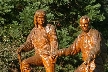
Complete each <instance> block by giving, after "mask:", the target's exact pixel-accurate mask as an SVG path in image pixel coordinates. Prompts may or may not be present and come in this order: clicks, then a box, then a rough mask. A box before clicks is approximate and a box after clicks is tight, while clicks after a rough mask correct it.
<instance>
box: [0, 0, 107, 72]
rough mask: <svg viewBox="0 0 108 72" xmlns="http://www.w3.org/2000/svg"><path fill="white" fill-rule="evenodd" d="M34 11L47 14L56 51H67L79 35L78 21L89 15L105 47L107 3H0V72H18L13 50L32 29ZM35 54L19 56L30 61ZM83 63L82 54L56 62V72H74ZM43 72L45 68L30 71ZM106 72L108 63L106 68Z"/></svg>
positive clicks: (104, 0) (52, 0)
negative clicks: (54, 34) (57, 43)
mask: <svg viewBox="0 0 108 72" xmlns="http://www.w3.org/2000/svg"><path fill="white" fill-rule="evenodd" d="M37 9H43V10H45V11H46V12H47V20H48V22H49V23H52V24H54V25H55V26H56V28H57V34H58V41H59V48H66V47H68V46H69V45H70V44H72V42H73V41H74V40H75V38H76V37H77V36H78V34H79V33H80V31H81V30H80V28H79V18H80V17H81V16H82V15H88V16H89V17H90V19H91V24H92V27H94V28H96V29H97V30H99V31H100V32H101V33H102V35H103V37H104V38H105V40H106V45H107V46H108V0H0V72H19V62H18V59H17V54H16V50H17V48H18V47H19V46H20V45H21V44H23V43H24V42H25V40H26V38H27V36H28V34H29V33H30V31H31V29H32V28H33V27H34V24H33V17H34V13H35V11H36V10H37ZM33 54H34V50H32V51H30V52H26V53H22V59H24V58H27V57H30V56H32V55H33ZM81 63H82V60H81V53H79V54H78V55H75V56H66V57H64V56H62V57H60V58H58V59H57V63H56V68H55V70H56V72H73V71H74V69H75V68H77V67H78V66H79V65H80V64H81ZM33 70H34V72H38V71H40V72H45V69H44V67H33ZM105 70H106V72H108V61H107V63H106V64H105Z"/></svg>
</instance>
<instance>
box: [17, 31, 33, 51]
mask: <svg viewBox="0 0 108 72" xmlns="http://www.w3.org/2000/svg"><path fill="white" fill-rule="evenodd" d="M32 35H33V30H32V31H31V32H30V34H29V35H28V37H27V39H26V42H25V43H23V44H22V45H20V47H19V49H20V50H21V52H27V51H30V50H32V49H33V48H34V46H33V44H32V40H31V36H32Z"/></svg>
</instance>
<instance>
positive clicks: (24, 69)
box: [21, 60, 31, 72]
mask: <svg viewBox="0 0 108 72" xmlns="http://www.w3.org/2000/svg"><path fill="white" fill-rule="evenodd" d="M21 69H22V72H30V71H31V68H30V65H29V64H28V63H27V62H26V60H23V61H22V63H21Z"/></svg>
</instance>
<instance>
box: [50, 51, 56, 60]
mask: <svg viewBox="0 0 108 72" xmlns="http://www.w3.org/2000/svg"><path fill="white" fill-rule="evenodd" d="M50 56H51V58H52V59H56V58H57V57H58V51H57V50H56V51H53V52H51V55H50Z"/></svg>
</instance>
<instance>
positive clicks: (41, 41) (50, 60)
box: [17, 10, 58, 72]
mask: <svg viewBox="0 0 108 72" xmlns="http://www.w3.org/2000/svg"><path fill="white" fill-rule="evenodd" d="M34 24H35V27H34V28H33V29H32V31H31V32H30V34H29V35H28V37H27V40H26V42H25V43H24V44H22V45H21V46H20V47H19V48H18V50H17V52H18V54H20V53H21V52H27V51H30V50H32V49H35V55H34V56H32V57H29V58H27V59H25V60H23V61H22V62H21V67H20V68H21V71H22V72H30V71H31V66H32V65H36V66H44V67H45V69H46V72H55V71H54V70H55V62H56V58H54V57H53V55H52V54H53V53H54V51H56V50H57V49H58V41H57V35H56V29H55V27H54V26H53V25H51V24H47V20H46V13H45V11H43V10H37V11H36V13H35V15H34Z"/></svg>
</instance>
